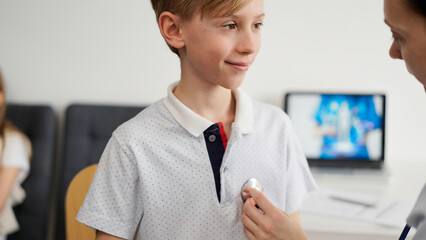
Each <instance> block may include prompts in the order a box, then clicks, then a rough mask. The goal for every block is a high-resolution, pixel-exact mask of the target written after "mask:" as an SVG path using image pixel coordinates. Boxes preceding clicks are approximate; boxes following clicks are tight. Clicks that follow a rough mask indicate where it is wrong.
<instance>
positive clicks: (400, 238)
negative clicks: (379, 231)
mask: <svg viewBox="0 0 426 240" xmlns="http://www.w3.org/2000/svg"><path fill="white" fill-rule="evenodd" d="M410 228H411V227H410V226H409V225H408V224H407V225H405V227H404V230H402V233H401V236H399V239H398V240H405V238H406V237H407V235H408V232H409V231H410Z"/></svg>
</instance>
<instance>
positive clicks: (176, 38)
mask: <svg viewBox="0 0 426 240" xmlns="http://www.w3.org/2000/svg"><path fill="white" fill-rule="evenodd" d="M180 24H181V21H180V18H179V16H177V15H175V14H173V13H171V12H167V11H166V12H163V13H161V15H160V17H159V18H158V26H159V27H160V32H161V35H162V36H163V38H164V40H166V42H167V43H168V44H169V45H170V46H172V47H174V48H176V49H179V48H183V47H184V46H185V43H184V41H183V38H182V34H181V29H180V27H181V25H180Z"/></svg>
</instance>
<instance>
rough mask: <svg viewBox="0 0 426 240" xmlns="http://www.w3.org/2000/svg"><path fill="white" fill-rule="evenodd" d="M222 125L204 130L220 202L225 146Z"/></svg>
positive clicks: (214, 125)
mask: <svg viewBox="0 0 426 240" xmlns="http://www.w3.org/2000/svg"><path fill="white" fill-rule="evenodd" d="M220 128H221V126H219V124H217V123H215V124H213V125H211V126H210V127H209V128H207V129H206V130H205V131H204V139H205V141H206V146H207V152H208V154H209V158H210V163H211V165H212V170H213V175H214V181H215V185H216V193H217V198H218V200H219V202H220V166H221V165H222V159H223V155H224V153H225V146H224V142H223V139H222V136H221V131H220Z"/></svg>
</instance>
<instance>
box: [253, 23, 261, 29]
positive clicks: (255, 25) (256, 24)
mask: <svg viewBox="0 0 426 240" xmlns="http://www.w3.org/2000/svg"><path fill="white" fill-rule="evenodd" d="M262 26H263V23H261V22H259V23H255V24H254V25H253V28H260V27H262Z"/></svg>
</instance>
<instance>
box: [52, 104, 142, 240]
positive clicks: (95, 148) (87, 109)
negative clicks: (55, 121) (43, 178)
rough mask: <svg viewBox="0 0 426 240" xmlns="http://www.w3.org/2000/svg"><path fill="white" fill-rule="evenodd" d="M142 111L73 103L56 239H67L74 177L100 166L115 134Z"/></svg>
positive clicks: (67, 124)
mask: <svg viewBox="0 0 426 240" xmlns="http://www.w3.org/2000/svg"><path fill="white" fill-rule="evenodd" d="M143 109H144V107H132V106H105V105H104V106H102V105H87V104H73V105H70V106H69V107H68V108H67V110H66V114H65V115H66V116H65V135H64V138H65V142H64V155H63V162H62V163H63V174H62V180H61V187H60V190H59V203H58V210H57V211H58V212H57V214H58V218H57V224H58V226H57V227H56V231H57V232H56V238H55V239H57V240H61V239H65V213H64V203H65V193H66V190H67V188H68V185H69V184H70V182H71V180H72V178H73V177H74V176H75V175H76V174H77V173H78V172H79V171H80V170H82V169H83V168H85V167H87V166H89V165H92V164H94V163H98V162H99V160H100V157H101V155H102V153H103V151H104V148H105V146H106V144H107V142H108V140H109V139H110V138H111V134H112V132H113V131H114V130H115V129H116V128H117V127H118V126H119V125H121V124H122V123H124V122H126V121H127V120H129V119H130V118H132V117H134V116H136V114H138V113H139V112H140V111H142V110H143Z"/></svg>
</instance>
